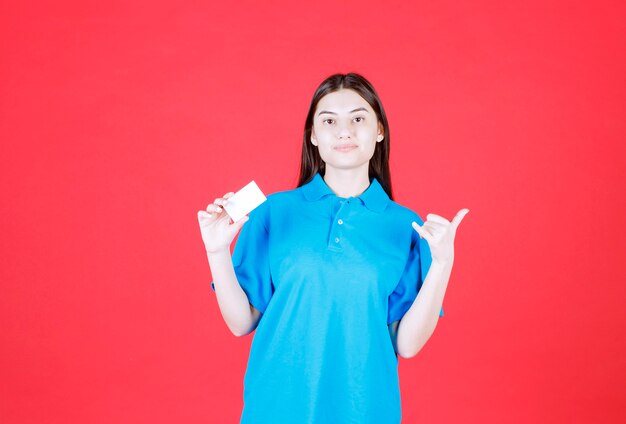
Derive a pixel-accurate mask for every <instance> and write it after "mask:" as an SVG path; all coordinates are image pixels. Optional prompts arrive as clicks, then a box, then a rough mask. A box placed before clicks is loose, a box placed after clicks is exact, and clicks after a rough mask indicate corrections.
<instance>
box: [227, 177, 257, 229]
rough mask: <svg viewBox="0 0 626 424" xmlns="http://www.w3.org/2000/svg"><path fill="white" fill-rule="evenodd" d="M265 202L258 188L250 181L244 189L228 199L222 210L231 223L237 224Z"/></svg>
mask: <svg viewBox="0 0 626 424" xmlns="http://www.w3.org/2000/svg"><path fill="white" fill-rule="evenodd" d="M266 200H267V198H266V197H265V195H264V194H263V192H262V191H261V189H260V188H259V186H258V185H256V183H255V182H254V181H250V182H249V183H248V184H247V185H246V186H245V187H244V188H242V189H241V190H239V191H238V192H237V193H235V194H234V195H233V196H232V197H229V198H228V202H226V204H225V205H224V210H225V211H226V213H228V215H229V216H230V217H231V219H232V220H233V222H237V221H239V220H240V219H241V218H243V217H244V216H246V215H247V214H249V213H250V212H252V211H253V210H254V209H255V208H256V207H257V206H259V205H260V204H261V203H263V202H265V201H266Z"/></svg>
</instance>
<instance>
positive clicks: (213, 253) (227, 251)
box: [206, 247, 230, 259]
mask: <svg viewBox="0 0 626 424" xmlns="http://www.w3.org/2000/svg"><path fill="white" fill-rule="evenodd" d="M206 254H207V256H208V257H209V259H210V258H217V257H220V256H225V255H228V256H230V247H224V248H221V249H216V250H207V251H206Z"/></svg>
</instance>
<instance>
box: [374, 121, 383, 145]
mask: <svg viewBox="0 0 626 424" xmlns="http://www.w3.org/2000/svg"><path fill="white" fill-rule="evenodd" d="M384 139H385V129H384V128H383V124H381V123H380V122H379V123H378V135H377V136H376V141H377V142H378V143H380V142H381V141H383V140H384Z"/></svg>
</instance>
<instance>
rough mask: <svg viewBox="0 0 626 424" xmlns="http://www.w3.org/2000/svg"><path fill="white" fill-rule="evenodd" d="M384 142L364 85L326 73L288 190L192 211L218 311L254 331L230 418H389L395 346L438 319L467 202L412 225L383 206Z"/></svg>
mask: <svg viewBox="0 0 626 424" xmlns="http://www.w3.org/2000/svg"><path fill="white" fill-rule="evenodd" d="M389 143H390V137H389V126H388V123H387V117H386V115H385V111H384V109H383V106H382V103H381V101H380V99H379V97H378V95H377V93H376V92H375V90H374V88H373V87H372V85H371V84H370V83H369V82H368V81H367V80H366V79H365V78H363V77H362V76H360V75H358V74H354V73H350V74H345V75H344V74H336V75H332V76H330V77H329V78H327V79H326V80H325V81H323V82H322V84H321V85H320V86H319V87H318V89H317V90H316V92H315V94H314V96H313V100H312V102H311V106H310V109H309V113H308V115H307V118H306V123H305V128H304V139H303V144H302V161H301V166H300V181H299V183H298V187H297V188H296V189H293V190H288V191H282V192H277V193H273V194H270V195H268V196H267V201H266V202H264V203H263V204H261V206H259V207H258V208H257V209H255V210H253V211H252V212H251V213H250V214H249V216H248V217H246V218H244V219H242V220H241V221H239V222H237V223H233V222H232V221H231V220H230V218H229V217H228V215H227V214H226V213H225V212H224V211H223V208H222V206H223V205H224V204H226V203H227V202H228V198H229V197H230V196H232V195H233V193H232V192H230V193H226V194H225V195H224V196H223V197H221V198H217V199H215V201H214V202H213V203H211V204H210V205H208V206H207V208H206V211H199V212H198V220H199V223H200V229H201V233H202V239H203V241H204V244H205V247H206V251H207V254H208V259H209V266H210V268H211V273H212V276H213V283H212V284H211V287H212V288H213V290H214V291H215V293H216V296H217V301H218V304H219V307H220V310H221V313H222V316H223V318H224V320H225V321H226V324H227V325H228V327H229V328H230V330H231V331H232V332H233V333H234V334H235V335H237V336H242V335H246V334H249V333H250V332H252V331H253V330H255V329H256V333H255V335H254V339H253V341H252V345H251V350H250V358H249V361H248V366H247V369H246V375H245V378H244V407H243V411H242V415H241V422H242V423H254V424H261V423H316V424H320V423H360V424H363V423H376V424H381V423H398V422H400V420H401V403H400V390H399V380H398V368H397V367H398V357H397V356H398V355H400V356H402V357H404V358H410V357H412V356H414V355H415V354H416V353H417V352H418V351H419V350H420V349H421V348H422V346H423V345H424V343H426V341H427V340H428V338H429V337H430V335H431V334H432V333H433V331H434V329H435V326H436V325H437V321H438V319H439V316H442V315H443V308H442V302H443V297H444V294H445V291H446V287H447V285H448V280H449V277H450V273H451V270H452V263H453V259H454V248H453V242H454V237H455V233H456V229H457V227H458V225H459V223H460V222H461V220H462V219H463V217H464V216H465V214H466V213H467V212H469V210H468V209H462V210H461V211H459V213H458V214H457V215H456V216H455V217H454V219H453V220H452V221H451V222H450V221H448V220H446V219H445V218H443V217H441V216H438V215H434V214H428V215H427V221H426V222H425V223H424V222H423V220H422V219H421V218H420V217H419V215H417V214H416V213H415V212H413V211H412V210H410V209H408V208H406V207H403V206H401V205H399V204H398V203H396V202H394V201H393V200H392V199H393V197H392V191H391V178H390V174H389V145H390V144H389ZM246 221H247V224H245V225H244V223H245V222H246ZM240 229H241V232H240V234H239V238H238V239H237V243H236V245H235V249H234V252H233V256H232V258H231V256H230V244H231V243H232V240H233V239H234V237H235V236H236V234H237V233H238V232H239V231H240Z"/></svg>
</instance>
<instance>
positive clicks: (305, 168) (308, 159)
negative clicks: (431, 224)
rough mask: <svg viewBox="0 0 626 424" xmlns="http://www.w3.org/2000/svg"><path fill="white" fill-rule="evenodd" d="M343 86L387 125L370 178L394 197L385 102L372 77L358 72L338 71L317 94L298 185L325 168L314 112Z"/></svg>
mask: <svg viewBox="0 0 626 424" xmlns="http://www.w3.org/2000/svg"><path fill="white" fill-rule="evenodd" d="M342 88H347V89H350V90H354V91H356V92H357V93H359V95H360V96H361V97H363V99H365V101H366V102H367V103H369V105H370V106H371V107H372V109H374V112H376V117H377V118H378V122H380V123H381V124H382V126H383V128H384V136H385V138H384V139H383V140H382V141H381V142H377V143H376V149H375V150H374V156H372V159H370V162H369V178H370V180H371V179H372V178H376V179H377V180H378V182H379V183H380V185H381V186H382V188H383V189H384V190H385V192H386V193H387V195H388V196H389V198H390V199H392V200H393V196H392V191H391V174H390V173H389V124H388V123H387V115H386V114H385V109H384V108H383V104H382V102H381V101H380V98H379V97H378V94H377V93H376V90H374V87H373V86H372V84H370V82H369V81H368V80H366V79H365V78H364V77H362V76H361V75H359V74H356V73H353V72H351V73H348V74H334V75H331V76H330V77H328V78H326V79H325V80H324V81H323V82H322V83H321V84H320V86H319V87H318V88H317V90H316V91H315V94H313V99H312V100H311V106H310V107H309V113H308V114H307V116H306V121H305V123H304V138H303V140H302V160H301V161H300V179H299V181H298V187H300V186H302V185H304V184H306V183H308V182H309V181H311V180H312V179H313V177H314V176H315V174H316V173H317V172H321V173H322V174H323V173H324V172H325V164H324V161H323V160H322V158H321V157H320V154H319V151H318V150H317V147H316V146H314V145H313V144H312V143H311V130H312V128H313V115H314V114H315V109H316V108H317V103H318V102H319V101H320V99H321V98H322V97H324V96H325V95H326V94H328V93H332V92H335V91H338V90H340V89H342Z"/></svg>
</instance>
